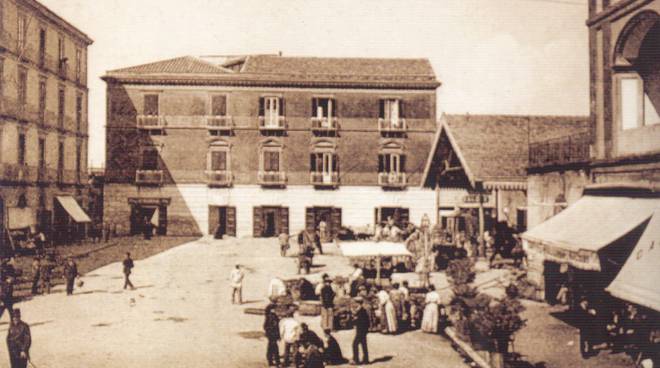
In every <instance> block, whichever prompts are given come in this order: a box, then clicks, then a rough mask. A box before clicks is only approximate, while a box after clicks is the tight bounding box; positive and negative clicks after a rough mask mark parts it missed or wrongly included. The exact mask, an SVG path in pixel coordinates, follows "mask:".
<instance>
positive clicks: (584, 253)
mask: <svg viewBox="0 0 660 368" xmlns="http://www.w3.org/2000/svg"><path fill="white" fill-rule="evenodd" d="M589 4H590V5H589V19H588V20H587V26H588V27H589V55H590V70H591V73H590V91H591V94H590V96H591V114H590V129H589V130H586V131H582V132H579V133H578V134H569V135H566V136H564V137H558V138H556V139H553V140H552V141H545V142H536V143H533V144H532V146H531V147H530V167H529V169H528V174H529V179H528V197H529V226H530V228H531V230H530V232H529V233H527V234H526V235H525V238H526V241H527V246H528V254H529V257H530V275H531V278H532V279H533V280H534V281H536V282H537V283H538V284H539V285H540V286H541V288H542V289H545V294H546V297H547V298H548V299H550V300H552V298H553V297H554V295H555V294H556V291H557V290H558V288H559V286H560V285H561V283H562V282H564V281H565V276H562V274H565V273H566V272H563V271H565V270H566V269H567V267H566V266H568V270H569V271H570V272H568V273H569V274H572V276H571V279H573V280H577V281H576V284H581V286H580V287H584V284H585V283H589V284H590V288H591V289H592V290H601V291H602V289H603V288H604V287H605V286H607V285H608V284H609V282H611V281H612V279H613V278H614V277H615V276H616V275H617V273H618V271H619V269H620V267H621V265H622V264H623V262H625V260H626V259H627V258H628V255H629V254H630V252H631V251H632V249H633V248H634V247H635V245H636V244H637V240H638V239H639V237H640V236H641V234H642V232H643V231H644V230H645V228H646V226H647V225H648V223H649V219H650V218H651V216H652V214H653V211H654V210H655V209H658V208H660V199H659V198H658V195H657V193H658V192H657V183H658V181H659V180H660V116H659V113H660V0H620V1H608V0H592V1H590V3H589ZM539 204H540V205H539ZM564 208H566V209H564ZM562 265H563V266H562ZM562 280H563V281H562ZM585 280H589V282H587V281H585ZM574 294H577V293H574Z"/></svg>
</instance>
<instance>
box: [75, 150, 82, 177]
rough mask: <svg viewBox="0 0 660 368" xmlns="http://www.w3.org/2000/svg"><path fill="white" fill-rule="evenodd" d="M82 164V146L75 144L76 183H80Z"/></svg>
mask: <svg viewBox="0 0 660 368" xmlns="http://www.w3.org/2000/svg"><path fill="white" fill-rule="evenodd" d="M81 163H82V144H81V143H80V142H77V143H76V181H77V182H80V169H81V168H82V167H81Z"/></svg>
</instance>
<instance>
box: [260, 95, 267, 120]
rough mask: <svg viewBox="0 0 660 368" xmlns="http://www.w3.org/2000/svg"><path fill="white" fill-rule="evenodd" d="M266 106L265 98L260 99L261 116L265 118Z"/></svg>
mask: <svg viewBox="0 0 660 368" xmlns="http://www.w3.org/2000/svg"><path fill="white" fill-rule="evenodd" d="M264 105H265V103H264V98H263V97H259V116H265V115H266V114H265V113H264V109H265V107H264Z"/></svg>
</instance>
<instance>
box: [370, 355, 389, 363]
mask: <svg viewBox="0 0 660 368" xmlns="http://www.w3.org/2000/svg"><path fill="white" fill-rule="evenodd" d="M392 358H394V357H393V356H391V355H385V356H382V357H380V358H376V359H373V360H371V362H370V363H371V364H377V363H385V362H389V361H390V360H392Z"/></svg>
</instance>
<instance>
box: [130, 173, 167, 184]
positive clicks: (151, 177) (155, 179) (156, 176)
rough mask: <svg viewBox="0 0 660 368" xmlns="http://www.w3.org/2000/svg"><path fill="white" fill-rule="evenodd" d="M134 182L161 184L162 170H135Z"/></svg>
mask: <svg viewBox="0 0 660 368" xmlns="http://www.w3.org/2000/svg"><path fill="white" fill-rule="evenodd" d="M135 184H146V185H161V184H163V170H137V171H136V172H135Z"/></svg>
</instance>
